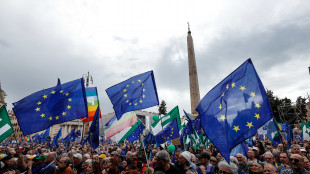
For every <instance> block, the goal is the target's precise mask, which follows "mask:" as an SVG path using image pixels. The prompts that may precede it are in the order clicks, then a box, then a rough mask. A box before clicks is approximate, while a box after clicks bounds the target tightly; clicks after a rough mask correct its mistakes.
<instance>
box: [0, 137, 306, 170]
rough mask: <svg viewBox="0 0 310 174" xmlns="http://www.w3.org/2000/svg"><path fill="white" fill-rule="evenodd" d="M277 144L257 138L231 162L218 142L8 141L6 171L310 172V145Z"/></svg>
mask: <svg viewBox="0 0 310 174" xmlns="http://www.w3.org/2000/svg"><path fill="white" fill-rule="evenodd" d="M291 144H292V145H291V148H290V149H288V148H287V146H286V144H277V145H272V143H270V142H269V141H257V142H256V144H255V145H254V146H252V147H248V152H247V153H245V154H242V153H238V154H236V155H235V156H230V162H227V161H226V160H225V159H224V158H223V156H222V155H221V154H220V153H219V152H218V151H217V150H216V148H215V147H213V146H212V144H211V145H210V146H209V147H204V146H201V147H200V148H193V147H189V148H188V149H186V150H183V148H182V147H180V146H176V148H175V150H174V152H169V151H170V150H168V147H167V146H165V147H161V146H160V147H154V146H153V145H149V146H148V147H144V148H139V146H140V144H139V143H136V144H132V143H128V142H126V143H121V144H107V143H102V144H100V146H99V148H98V149H95V150H93V149H92V148H91V146H90V145H85V146H83V147H82V146H81V145H80V144H79V143H71V145H70V148H68V147H65V146H64V144H62V143H60V144H59V146H60V147H59V148H57V149H56V148H54V149H47V148H46V145H42V144H35V143H34V144H30V143H27V142H26V143H23V144H22V145H21V144H6V145H4V144H2V145H1V146H0V173H4V174H13V173H24V174H93V173H94V174H99V173H102V174H153V173H155V174H213V173H216V174H263V173H264V174H276V173H280V174H292V173H296V174H305V173H309V172H308V171H310V163H309V152H310V143H308V142H307V141H305V142H299V143H296V142H292V143H291Z"/></svg>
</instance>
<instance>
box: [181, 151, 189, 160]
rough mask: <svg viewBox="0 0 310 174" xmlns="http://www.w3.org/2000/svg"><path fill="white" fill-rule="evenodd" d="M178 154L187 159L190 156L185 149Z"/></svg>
mask: <svg viewBox="0 0 310 174" xmlns="http://www.w3.org/2000/svg"><path fill="white" fill-rule="evenodd" d="M180 155H182V156H183V157H184V158H185V159H186V160H187V161H191V156H190V154H189V153H188V152H187V151H184V152H182V153H181V154H180Z"/></svg>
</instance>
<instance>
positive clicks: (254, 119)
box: [196, 59, 273, 161]
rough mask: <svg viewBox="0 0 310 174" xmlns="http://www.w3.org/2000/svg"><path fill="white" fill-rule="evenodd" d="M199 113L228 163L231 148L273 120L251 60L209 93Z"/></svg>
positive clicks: (205, 129) (200, 104) (266, 98)
mask: <svg viewBox="0 0 310 174" xmlns="http://www.w3.org/2000/svg"><path fill="white" fill-rule="evenodd" d="M196 110H197V111H198V112H199V114H200V116H201V118H200V119H201V125H202V128H203V130H204V131H205V133H206V135H207V136H208V138H209V139H210V140H211V142H212V143H213V144H214V146H215V147H216V148H217V149H218V151H219V152H220V153H221V154H222V156H223V157H224V158H225V159H226V161H229V154H230V150H231V149H233V148H234V147H235V146H237V145H238V144H240V143H241V142H242V141H244V140H245V139H247V138H249V137H251V136H253V135H254V134H256V132H257V129H258V128H259V127H261V126H263V125H264V124H265V123H266V122H267V121H268V120H270V119H271V118H272V117H273V114H272V110H271V106H270V103H269V100H268V96H267V94H266V91H265V89H264V86H263V84H262V82H261V80H260V79H259V77H258V75H257V73H256V70H255V68H254V66H253V64H252V61H251V59H248V60H247V61H246V62H244V63H243V64H242V65H241V66H240V67H239V68H237V69H236V70H235V71H234V72H232V73H231V74H230V75H229V76H228V77H226V78H225V79H224V80H223V81H221V82H220V83H219V84H218V85H216V86H215V87H214V88H213V89H212V90H211V91H209V92H208V93H207V94H206V95H205V96H204V97H203V99H202V100H201V101H200V103H199V104H198V106H197V108H196Z"/></svg>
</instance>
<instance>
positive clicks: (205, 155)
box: [197, 151, 211, 160]
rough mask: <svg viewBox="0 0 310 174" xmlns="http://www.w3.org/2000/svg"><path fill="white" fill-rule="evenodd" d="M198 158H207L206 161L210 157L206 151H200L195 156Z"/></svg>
mask: <svg viewBox="0 0 310 174" xmlns="http://www.w3.org/2000/svg"><path fill="white" fill-rule="evenodd" d="M197 157H198V158H207V159H208V160H210V157H211V155H210V154H209V153H208V152H206V151H202V152H201V153H200V154H199V155H197Z"/></svg>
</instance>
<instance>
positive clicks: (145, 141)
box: [143, 132, 156, 147]
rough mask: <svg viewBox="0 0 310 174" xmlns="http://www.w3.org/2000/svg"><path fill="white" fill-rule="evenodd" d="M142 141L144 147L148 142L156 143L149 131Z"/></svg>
mask: <svg viewBox="0 0 310 174" xmlns="http://www.w3.org/2000/svg"><path fill="white" fill-rule="evenodd" d="M143 143H144V146H145V147H148V146H149V144H156V138H155V136H154V135H153V134H152V132H149V134H147V136H146V137H145V138H144V139H143Z"/></svg>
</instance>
